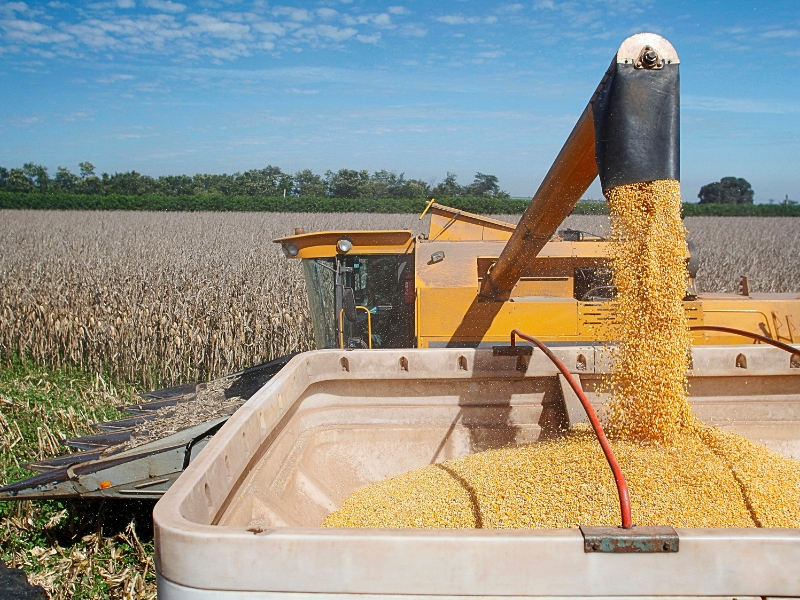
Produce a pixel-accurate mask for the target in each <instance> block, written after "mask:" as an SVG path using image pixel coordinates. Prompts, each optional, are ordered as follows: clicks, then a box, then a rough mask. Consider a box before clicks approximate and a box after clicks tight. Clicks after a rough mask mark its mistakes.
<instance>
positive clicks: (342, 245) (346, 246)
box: [336, 238, 353, 253]
mask: <svg viewBox="0 0 800 600" xmlns="http://www.w3.org/2000/svg"><path fill="white" fill-rule="evenodd" d="M352 248H353V242H351V241H350V240H348V239H347V238H342V239H340V240H339V241H338V242H336V249H337V250H338V251H339V252H342V253H346V252H350V250H351V249H352Z"/></svg>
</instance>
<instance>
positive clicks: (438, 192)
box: [431, 171, 462, 198]
mask: <svg viewBox="0 0 800 600" xmlns="http://www.w3.org/2000/svg"><path fill="white" fill-rule="evenodd" d="M457 179H458V176H457V175H456V174H455V173H451V172H450V171H448V172H447V177H445V178H444V181H443V182H441V183H440V184H438V185H437V186H436V187H434V188H433V190H432V192H431V193H432V195H433V196H434V198H453V197H455V196H461V192H462V188H461V186H460V185H458V181H457Z"/></svg>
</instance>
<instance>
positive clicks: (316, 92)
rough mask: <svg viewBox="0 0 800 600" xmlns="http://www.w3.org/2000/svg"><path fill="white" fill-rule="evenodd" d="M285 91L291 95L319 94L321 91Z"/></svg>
mask: <svg viewBox="0 0 800 600" xmlns="http://www.w3.org/2000/svg"><path fill="white" fill-rule="evenodd" d="M285 91H286V92H287V93H289V94H309V95H311V94H319V90H301V89H299V88H291V89H289V90H285Z"/></svg>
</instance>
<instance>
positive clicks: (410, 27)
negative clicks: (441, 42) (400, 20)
mask: <svg viewBox="0 0 800 600" xmlns="http://www.w3.org/2000/svg"><path fill="white" fill-rule="evenodd" d="M400 33H401V34H402V35H408V36H411V37H425V36H426V35H428V30H427V29H425V28H424V27H420V26H419V25H414V24H412V23H409V24H407V25H403V26H402V27H401V28H400Z"/></svg>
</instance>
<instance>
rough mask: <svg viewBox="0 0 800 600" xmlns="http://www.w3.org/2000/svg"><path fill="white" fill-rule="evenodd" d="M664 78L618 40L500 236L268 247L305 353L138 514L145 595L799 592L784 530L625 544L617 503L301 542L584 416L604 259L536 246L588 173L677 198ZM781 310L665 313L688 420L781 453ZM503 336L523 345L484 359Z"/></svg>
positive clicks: (671, 104)
mask: <svg viewBox="0 0 800 600" xmlns="http://www.w3.org/2000/svg"><path fill="white" fill-rule="evenodd" d="M678 62H679V61H678V57H677V54H676V53H675V51H674V49H673V48H672V46H671V45H670V44H669V43H668V42H667V41H666V40H664V39H663V38H661V37H659V36H657V35H654V34H638V35H635V36H633V37H631V38H629V39H627V40H626V41H625V42H624V43H623V44H622V46H621V47H620V49H619V51H618V53H617V55H616V57H615V59H614V61H613V62H612V64H611V67H610V68H609V70H608V72H607V73H606V76H605V77H604V78H603V80H602V81H601V84H600V86H599V87H598V89H597V92H596V93H595V95H594V96H593V97H592V100H591V101H590V103H589V105H588V106H587V108H586V110H585V111H584V113H583V115H582V116H581V118H580V119H579V121H578V124H577V125H576V127H575V129H574V130H573V132H572V134H571V135H570V137H569V139H568V140H567V143H566V144H565V146H564V148H563V149H562V151H561V153H560V154H559V156H558V157H557V159H556V161H555V163H554V165H553V167H552V168H551V169H550V171H549V172H548V174H547V176H546V177H545V180H544V181H543V183H542V185H541V186H540V188H539V190H538V191H537V193H536V196H535V197H534V199H533V201H532V203H531V206H530V207H529V208H528V210H527V211H526V213H525V214H524V215H523V217H522V219H521V221H520V224H519V225H518V226H517V227H516V228H515V227H512V226H509V225H507V224H503V223H500V222H497V221H493V220H491V219H486V218H483V217H479V216H477V215H470V214H466V213H463V212H461V211H455V210H453V209H448V208H447V207H443V206H440V205H433V206H431V207H430V208H431V209H432V210H433V213H434V214H433V216H432V218H431V227H430V233H429V235H428V237H427V239H426V238H424V237H422V238H418V239H414V238H413V237H412V236H411V233H410V232H402V231H399V232H398V231H396V232H361V233H359V232H324V233H315V234H314V233H312V234H306V233H302V232H300V233H297V234H296V235H294V236H289V237H287V238H282V239H280V240H277V242H279V243H280V244H281V245H282V247H283V250H284V252H285V254H286V255H287V257H290V258H301V259H303V260H304V261H305V263H304V270H305V274H306V282H307V284H308V289H309V297H310V305H311V309H312V313H313V318H314V326H315V331H316V335H317V344H318V346H319V347H320V348H328V349H325V350H318V351H315V352H309V353H304V354H301V355H298V356H296V357H295V358H294V359H292V360H291V361H290V362H289V363H288V364H287V365H286V367H284V368H283V369H282V370H281V371H280V372H279V373H278V374H277V375H276V376H275V377H274V378H273V379H272V380H271V381H269V383H267V384H266V385H265V386H264V387H263V388H262V389H261V390H259V391H258V392H257V393H256V394H255V395H254V396H253V397H252V398H250V400H249V401H248V402H247V403H246V404H245V405H244V406H243V407H242V408H241V409H239V410H238V411H237V412H236V413H235V414H234V415H233V416H232V417H230V419H229V420H228V421H227V423H226V424H225V425H224V426H223V427H222V428H221V429H220V431H219V432H218V433H217V434H216V435H215V436H214V437H213V439H211V440H210V441H209V442H208V444H207V445H206V447H205V448H204V450H203V451H202V452H201V453H200V454H199V456H198V457H197V458H196V459H195V460H194V461H193V462H192V463H191V464H190V465H188V468H187V469H186V471H185V473H184V474H183V475H182V476H181V477H180V478H179V479H178V480H177V481H176V482H175V484H174V485H173V486H172V487H171V489H170V490H169V491H168V492H167V493H166V494H165V495H164V497H163V498H162V500H161V501H160V502H159V503H158V504H157V506H156V508H155V511H154V523H155V532H156V566H157V569H158V577H159V594H160V597H162V598H165V599H173V600H174V599H180V600H187V599H195V598H197V599H200V598H208V599H210V598H214V599H219V600H222V599H224V598H240V597H245V598H287V599H288V598H301V597H302V598H309V597H312V595H313V597H315V598H342V597H344V596H354V597H355V596H356V595H358V596H359V597H362V598H378V597H384V596H385V597H407V598H422V597H433V596H442V597H448V598H461V597H464V598H467V597H495V596H497V597H502V596H506V597H540V598H542V597H550V598H552V597H572V598H578V597H580V598H587V597H605V598H608V597H626V596H633V597H648V598H653V597H686V598H689V597H692V598H698V597H729V598H734V597H735V598H743V597H768V596H780V597H792V596H795V597H797V596H800V569H797V568H796V567H795V565H797V564H800V530H798V529H756V528H753V529H738V528H725V529H681V528H676V529H673V528H672V527H669V526H668V524H665V526H664V527H658V528H637V527H633V528H631V527H629V525H630V523H628V524H627V525H626V524H625V523H626V521H625V516H624V515H625V510H624V502H623V496H624V494H623V493H622V488H621V487H620V504H621V512H622V515H623V516H622V522H623V525H625V527H624V528H616V527H609V528H601V529H598V528H580V529H578V528H575V529H504V530H485V529H445V530H430V529H380V528H375V529H334V528H323V527H320V524H321V523H322V521H323V520H324V519H325V517H326V516H327V515H329V514H330V513H331V512H332V511H333V510H335V509H337V508H338V507H340V506H341V505H342V503H343V502H344V500H345V499H346V498H348V496H349V495H350V494H351V493H352V492H353V491H354V490H356V489H358V488H360V487H363V486H365V485H368V484H370V483H374V482H376V481H380V480H383V479H385V478H387V477H392V476H394V475H398V474H400V473H403V472H406V471H409V470H411V469H415V468H418V467H421V466H425V465H429V464H433V463H438V462H442V461H445V460H449V459H452V458H455V457H459V456H464V455H467V454H471V453H475V452H480V451H482V450H487V449H491V448H502V447H507V446H515V445H523V444H529V443H534V442H537V441H541V440H547V439H551V438H553V437H554V436H558V435H560V434H561V433H562V432H563V431H564V430H565V429H566V428H568V427H569V426H571V425H573V424H575V423H577V422H579V421H582V420H583V419H584V415H585V414H586V413H592V412H593V410H594V409H596V410H601V409H602V407H603V404H604V402H605V401H606V397H605V396H604V395H602V394H600V393H599V392H598V388H599V383H600V381H601V379H602V373H603V371H604V369H607V368H608V365H607V364H604V361H603V352H602V350H603V345H602V342H604V341H606V340H608V336H609V331H610V330H609V328H608V320H609V319H610V318H611V314H610V312H609V310H608V302H607V300H608V298H609V297H610V296H611V295H612V294H613V290H610V289H609V286H608V279H607V273H605V272H604V269H605V268H606V266H607V262H608V261H607V258H606V253H605V243H604V242H603V240H599V239H581V238H582V237H583V236H582V234H580V233H576V232H570V231H565V232H563V233H562V235H561V236H560V238H558V239H552V238H553V234H554V233H556V229H557V228H558V226H559V224H560V223H561V222H562V221H563V219H564V218H565V217H566V216H567V215H568V214H569V213H570V212H571V210H572V208H573V207H574V205H575V203H576V202H577V200H578V199H579V198H580V196H581V195H582V194H583V193H584V191H585V190H586V189H587V188H588V186H589V185H590V184H591V182H592V180H593V179H594V178H595V177H596V176H597V175H598V173H599V175H600V178H601V182H602V183H603V187H604V189H607V188H609V187H613V186H617V185H621V184H627V183H631V182H644V181H652V180H658V179H674V180H677V179H679V174H678V154H677V153H678ZM411 265H413V269H411V268H410V266H411ZM375 273H383V274H384V275H379V276H378V277H377V278H376V279H371V278H372V277H373V275H374V274H375ZM387 274H388V275H390V276H391V279H389V280H388V283H387V280H386V277H387ZM411 281H413V289H409V288H410V287H411V286H410V283H409V282H411ZM373 283H375V284H376V285H378V287H380V288H381V289H380V290H378V289H375V288H374V287H373ZM412 292H413V293H412ZM798 306H799V304H798V302H797V297H796V295H794V294H792V295H782V296H762V297H755V296H751V297H746V296H739V297H737V296H735V295H731V296H717V297H703V296H696V295H693V294H687V299H686V301H685V307H686V310H687V313H688V315H689V320H690V324H691V325H692V326H693V327H694V328H695V334H694V335H695V337H694V341H695V347H694V349H693V352H692V367H691V370H690V372H689V389H690V396H691V401H692V403H693V407H694V410H695V413H697V414H698V416H699V417H700V418H701V419H703V420H704V421H705V422H707V423H709V424H713V425H716V426H718V427H720V428H723V429H730V430H733V431H735V432H737V433H739V434H740V435H742V436H745V437H748V438H750V439H752V440H755V441H760V442H763V443H764V444H766V445H768V446H769V447H771V448H773V449H775V450H777V451H779V452H783V453H785V454H789V455H791V456H794V457H795V458H800V369H798V368H797V366H798V362H797V360H795V359H796V357H797V356H800V350H798V348H797V347H796V346H793V345H791V344H793V343H794V341H795V340H794V337H793V335H794V334H793V325H792V323H793V321H792V320H793V319H794V320H795V322H796V319H797V317H798V316H799V315H800V311H799V310H798ZM748 319H751V321H748ZM381 320H383V324H381ZM779 325H780V327H779ZM412 327H413V332H411V328H412ZM518 328H519V329H523V330H525V331H526V332H527V333H531V334H533V335H535V336H536V338H541V339H543V340H544V341H545V342H546V343H547V347H544V346H539V347H538V348H533V347H532V346H531V345H517V346H514V345H513V344H512V346H511V347H510V346H507V345H506V346H503V347H498V345H499V344H507V343H508V339H509V334H510V333H511V331H512V330H515V329H518ZM787 328H788V329H787ZM732 332H734V333H732ZM764 333H766V334H768V335H763V334H764ZM742 335H745V336H750V337H751V338H755V339H757V340H759V341H765V342H767V343H768V345H760V344H759V345H754V344H751V343H750V341H751V339H747V338H745V337H742ZM712 336H713V337H712ZM409 340H410V341H411V342H412V344H413V345H416V346H417V348H397V347H396V346H395V345H403V344H406V343H407V342H408V341H409ZM742 340H747V342H746V345H742ZM599 342H600V343H599ZM786 342H788V343H786ZM412 344H408V345H412ZM773 346H778V347H777V348H776V347H773ZM370 348H372V350H370ZM379 348H380V350H378V349H379ZM548 354H551V355H552V356H553V358H554V359H555V360H551V359H550V358H548ZM559 365H560V366H559ZM571 381H573V382H575V383H574V385H573V384H571V383H570V382H571ZM592 407H594V408H592ZM584 411H586V412H584ZM610 462H612V461H611V459H610ZM554 468H558V466H557V465H554ZM587 483H588V484H590V483H591V482H587ZM618 483H619V481H618ZM587 501H588V500H587ZM476 506H477V505H476ZM476 510H477V508H476Z"/></svg>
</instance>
